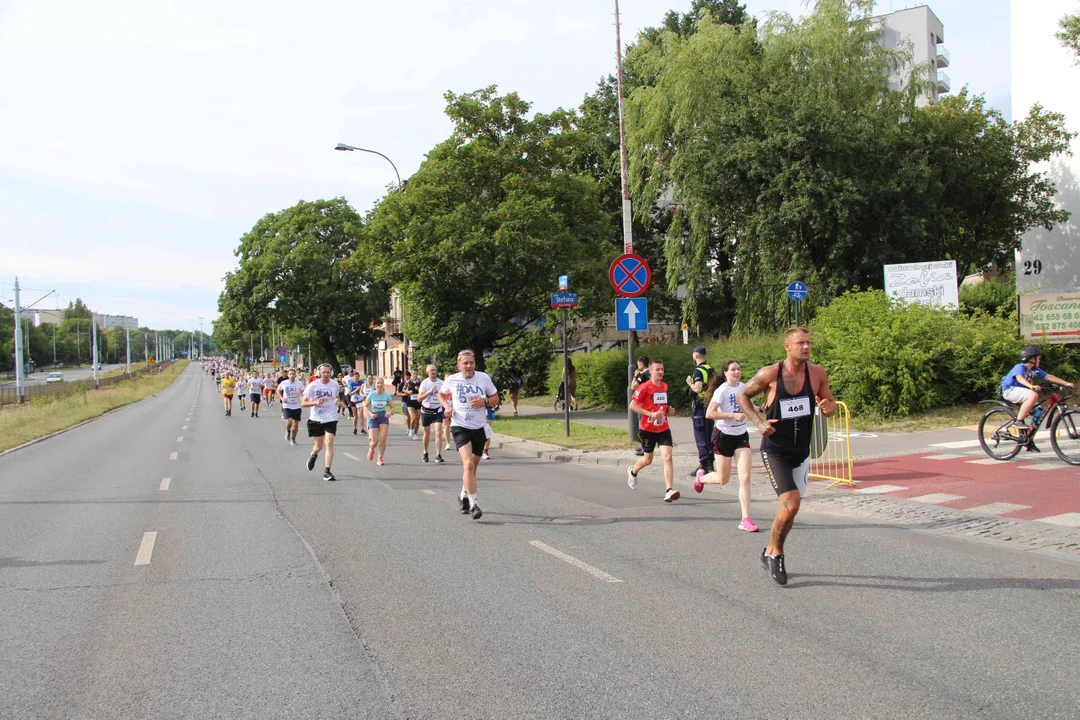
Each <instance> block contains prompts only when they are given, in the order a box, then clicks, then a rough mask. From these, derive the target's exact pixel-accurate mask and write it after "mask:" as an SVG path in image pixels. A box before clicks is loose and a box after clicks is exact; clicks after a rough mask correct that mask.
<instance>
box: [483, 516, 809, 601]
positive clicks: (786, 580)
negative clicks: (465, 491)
mask: <svg viewBox="0 0 1080 720" xmlns="http://www.w3.org/2000/svg"><path fill="white" fill-rule="evenodd" d="M483 516H484V511H483V510H481V509H480V503H476V504H475V505H473V506H472V519H473V520H479V519H480V518H482V517H483ZM784 582H787V580H786V579H785V580H784Z"/></svg>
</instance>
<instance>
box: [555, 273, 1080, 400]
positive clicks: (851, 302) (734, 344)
mask: <svg viewBox="0 0 1080 720" xmlns="http://www.w3.org/2000/svg"><path fill="white" fill-rule="evenodd" d="M811 331H812V333H813V336H812V339H813V343H814V348H813V354H812V360H813V361H814V362H817V363H821V364H822V365H823V366H824V367H825V368H826V370H828V372H829V383H830V385H831V387H832V390H833V395H834V396H835V397H836V398H837V399H838V400H843V401H844V402H846V403H847V404H848V407H849V408H850V409H851V412H853V413H858V414H873V415H878V416H881V417H902V416H906V415H909V414H911V413H914V412H919V411H922V410H928V409H931V408H936V407H945V406H949V405H955V404H957V403H961V402H973V401H975V400H979V399H985V398H990V397H992V396H993V395H994V394H995V393H996V392H997V387H998V384H999V383H1000V381H1001V378H1002V377H1003V376H1004V375H1005V373H1006V372H1007V371H1008V370H1009V368H1011V367H1012V366H1013V365H1015V364H1016V363H1017V362H1018V354H1019V351H1020V348H1021V347H1022V346H1023V345H1024V344H1025V343H1024V342H1023V341H1022V340H1021V339H1020V336H1019V333H1018V330H1017V321H1016V315H1015V313H1012V314H1010V315H1009V316H1007V317H1002V316H1001V315H1000V314H994V315H991V314H988V313H987V312H985V311H984V310H982V309H979V308H972V307H965V308H964V312H946V311H943V310H936V309H933V308H929V307H925V306H923V305H917V304H910V305H905V304H897V303H895V302H892V301H890V300H889V298H887V297H886V296H885V294H884V293H883V292H882V291H880V290H873V291H866V292H849V293H847V294H845V295H844V296H842V297H840V298H837V299H836V300H834V301H833V302H832V304H831V305H830V306H829V307H827V308H822V309H820V310H819V311H818V314H817V316H816V317H815V319H814V321H813V323H812V324H811ZM700 342H701V341H699V340H691V343H690V345H651V346H646V347H643V348H639V350H638V354H645V355H648V356H649V357H650V358H653V357H659V358H662V359H663V360H664V364H665V368H666V371H667V372H666V378H665V379H666V380H667V381H668V384H669V385H670V386H671V388H672V391H671V392H670V393H669V395H670V398H671V400H672V401H673V402H672V404H673V405H675V406H676V407H679V408H685V406H686V405H687V402H686V400H685V399H684V397H683V393H682V389H683V387H684V384H685V378H686V376H687V375H688V374H689V373H690V371H691V370H692V368H693V359H692V357H691V350H692V347H693V346H694V345H695V344H699V343H700ZM703 344H705V346H706V347H707V348H708V357H709V360H710V363H711V364H712V365H713V367H714V368H716V369H717V370H719V368H720V365H721V363H722V362H723V361H724V360H725V359H728V358H735V359H737V360H738V361H739V362H740V364H741V365H742V367H743V379H744V381H745V380H747V379H749V378H750V377H751V376H752V375H753V373H755V372H757V370H758V369H759V368H760V367H761V366H762V365H765V364H768V363H776V362H779V361H780V360H781V359H783V357H784V347H783V338H782V336H781V334H780V333H777V334H776V335H774V336H756V337H748V338H727V339H722V340H718V341H707V342H705V343H703ZM1044 350H1045V351H1046V354H1045V356H1044V361H1043V366H1044V367H1045V368H1046V369H1047V370H1048V371H1049V372H1051V373H1052V374H1054V375H1057V376H1059V377H1061V378H1064V379H1067V380H1073V381H1076V380H1077V379H1080V349H1075V348H1066V347H1053V346H1048V347H1045V348H1044ZM571 359H572V360H573V361H574V365H575V367H576V369H577V396H578V400H579V402H580V403H582V404H586V405H594V404H599V405H605V406H608V407H611V408H625V407H626V350H625V349H622V350H608V351H604V352H595V353H577V354H574V355H571ZM561 375H562V356H561V355H558V354H556V355H555V357H553V358H552V360H551V364H550V366H549V371H548V392H549V393H551V394H554V393H555V392H556V391H557V389H558V386H559V379H560V377H561Z"/></svg>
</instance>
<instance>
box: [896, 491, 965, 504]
mask: <svg viewBox="0 0 1080 720" xmlns="http://www.w3.org/2000/svg"><path fill="white" fill-rule="evenodd" d="M909 499H910V500H914V501H915V502H921V503H928V504H930V505H941V504H942V503H947V502H952V501H953V500H963V499H964V496H963V495H950V494H949V493H930V494H929V495H920V496H919V497H913V498H909Z"/></svg>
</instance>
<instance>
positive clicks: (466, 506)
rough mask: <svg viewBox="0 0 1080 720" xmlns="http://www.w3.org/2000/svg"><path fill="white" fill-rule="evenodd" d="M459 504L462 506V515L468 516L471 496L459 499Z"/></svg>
mask: <svg viewBox="0 0 1080 720" xmlns="http://www.w3.org/2000/svg"><path fill="white" fill-rule="evenodd" d="M458 504H459V505H460V506H461V514H462V515H468V514H469V496H468V495H466V496H465V497H462V498H459V499H458Z"/></svg>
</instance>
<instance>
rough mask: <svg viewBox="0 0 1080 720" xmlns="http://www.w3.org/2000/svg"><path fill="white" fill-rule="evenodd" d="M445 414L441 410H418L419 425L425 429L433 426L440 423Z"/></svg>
mask: <svg viewBox="0 0 1080 720" xmlns="http://www.w3.org/2000/svg"><path fill="white" fill-rule="evenodd" d="M444 416H445V413H444V412H443V409H442V408H439V409H438V410H429V409H428V408H420V425H421V427H427V426H428V425H435V424H436V423H441V422H442V421H443V417H444Z"/></svg>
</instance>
